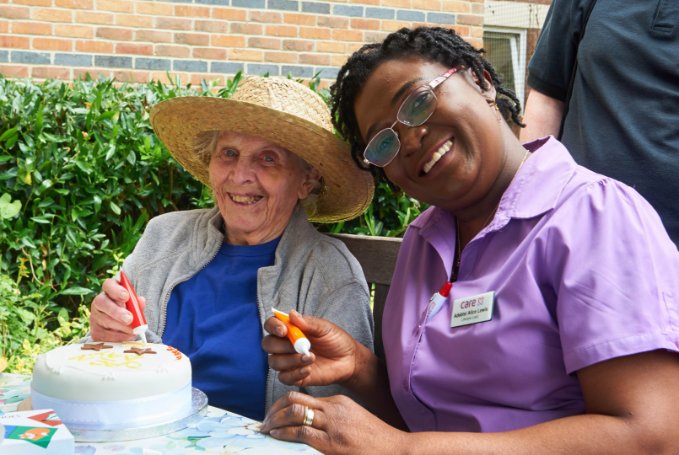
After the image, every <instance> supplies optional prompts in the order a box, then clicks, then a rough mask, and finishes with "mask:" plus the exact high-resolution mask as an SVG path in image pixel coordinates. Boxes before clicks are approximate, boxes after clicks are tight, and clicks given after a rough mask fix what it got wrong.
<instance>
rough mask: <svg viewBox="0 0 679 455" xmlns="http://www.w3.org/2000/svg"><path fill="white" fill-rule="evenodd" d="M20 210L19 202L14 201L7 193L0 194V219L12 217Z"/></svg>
mask: <svg viewBox="0 0 679 455" xmlns="http://www.w3.org/2000/svg"><path fill="white" fill-rule="evenodd" d="M20 210H21V202H20V201H14V202H12V198H11V196H10V195H9V194H7V193H3V194H2V196H0V219H9V218H14V217H15V216H17V215H18V214H19V211H20Z"/></svg>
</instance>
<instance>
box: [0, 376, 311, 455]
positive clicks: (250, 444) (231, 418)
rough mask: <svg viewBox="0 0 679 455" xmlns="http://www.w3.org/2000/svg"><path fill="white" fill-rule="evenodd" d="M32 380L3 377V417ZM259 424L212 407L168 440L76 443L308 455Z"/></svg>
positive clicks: (94, 450)
mask: <svg viewBox="0 0 679 455" xmlns="http://www.w3.org/2000/svg"><path fill="white" fill-rule="evenodd" d="M30 381H31V378H30V376H25V375H16V374H10V373H0V415H1V414H3V413H8V412H13V411H16V410H17V407H18V406H19V404H20V403H21V402H22V401H23V400H25V399H26V398H28V396H29V395H30ZM259 425H260V424H259V422H256V421H254V420H251V419H248V418H246V417H242V416H239V415H237V414H234V413H231V412H228V411H224V410H222V409H218V408H213V407H208V412H207V415H206V416H205V417H203V418H202V419H200V420H198V421H195V422H193V423H191V424H189V426H188V427H187V428H184V429H183V430H179V431H177V432H175V433H171V434H168V435H165V436H158V437H153V438H146V439H137V440H134V441H123V442H99V443H76V447H75V453H76V454H77V455H109V454H110V455H113V454H115V455H161V454H162V455H183V454H198V453H200V454H209V453H220V454H223V455H231V454H233V455H271V454H276V455H287V454H290V455H293V454H295V455H306V454H318V453H319V452H317V451H316V450H314V449H312V448H311V447H309V446H306V445H303V444H293V443H288V442H284V441H279V440H277V439H273V438H271V437H270V436H267V435H264V434H262V433H260V432H259Z"/></svg>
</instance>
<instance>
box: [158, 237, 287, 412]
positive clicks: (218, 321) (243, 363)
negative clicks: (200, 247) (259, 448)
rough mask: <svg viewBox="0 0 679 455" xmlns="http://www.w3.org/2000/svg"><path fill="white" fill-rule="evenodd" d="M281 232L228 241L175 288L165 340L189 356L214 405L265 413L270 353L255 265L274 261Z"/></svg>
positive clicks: (197, 384) (195, 383)
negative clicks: (263, 239)
mask: <svg viewBox="0 0 679 455" xmlns="http://www.w3.org/2000/svg"><path fill="white" fill-rule="evenodd" d="M279 240H280V238H278V239H275V240H272V241H271V242H268V243H264V244H261V245H248V246H243V245H229V244H226V243H225V244H224V245H223V246H222V247H221V248H220V250H219V252H218V253H217V256H215V258H214V259H213V260H212V261H211V262H210V263H209V264H208V265H207V266H206V267H205V268H204V269H203V270H201V271H200V272H198V273H197V274H196V275H194V276H193V277H192V278H191V279H190V280H188V281H185V282H183V283H181V284H179V285H178V286H177V287H175V288H174V289H173V290H172V294H171V296H170V301H169V302H168V305H167V323H166V328H165V332H164V333H163V337H162V338H163V343H165V344H168V345H171V346H174V347H176V348H177V349H179V350H180V351H182V352H183V353H185V354H186V355H188V356H189V358H190V359H191V367H192V369H193V386H194V387H196V388H198V389H200V390H202V391H203V392H205V394H206V395H207V396H208V400H209V403H210V405H212V406H217V407H219V408H223V409H228V410H230V411H232V412H235V413H237V414H240V415H244V416H246V417H250V418H251V419H255V420H260V421H261V420H262V419H263V418H264V407H265V398H264V395H265V387H266V375H267V371H268V364H267V355H266V353H265V352H264V351H263V350H262V347H261V341H262V327H261V323H260V317H259V310H258V306H257V270H258V269H259V268H261V267H265V266H268V265H272V264H273V263H274V255H275V251H276V247H277V246H278V241H279Z"/></svg>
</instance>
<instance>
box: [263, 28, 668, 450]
mask: <svg viewBox="0 0 679 455" xmlns="http://www.w3.org/2000/svg"><path fill="white" fill-rule="evenodd" d="M333 102H334V106H335V107H334V109H335V112H336V114H337V117H336V118H337V120H338V124H339V125H342V128H343V129H342V132H343V134H344V136H345V137H346V138H347V139H348V140H349V141H350V143H351V144H352V146H353V151H354V153H355V154H356V155H358V157H360V158H361V159H365V160H366V161H367V162H368V163H370V164H371V165H372V166H373V167H376V168H380V169H383V170H384V173H385V174H386V176H387V178H388V179H389V180H391V181H392V182H393V183H395V184H396V185H398V186H399V187H400V188H402V189H403V190H404V191H405V192H406V193H408V194H409V195H410V196H412V197H414V198H417V199H419V200H420V201H423V202H426V203H428V204H431V205H432V207H431V208H429V209H428V210H427V211H426V212H424V213H423V214H422V215H421V216H420V217H419V218H418V219H416V220H415V221H414V222H413V223H412V224H411V225H410V227H409V229H408V232H407V233H406V235H405V237H404V239H403V244H402V246H401V250H400V253H399V257H398V261H397V265H396V270H395V272H394V277H393V279H392V285H391V288H390V291H389V296H388V299H387V302H386V305H385V310H384V318H383V321H382V322H383V324H382V327H383V331H382V332H383V334H384V335H383V337H384V338H383V342H384V348H385V353H386V368H385V367H384V366H383V365H381V364H380V363H379V361H378V359H377V358H376V357H375V356H374V355H373V354H372V353H371V352H370V351H369V350H368V349H366V348H365V347H363V346H362V345H361V344H360V343H357V342H355V341H354V340H353V339H352V338H351V336H350V335H349V334H347V333H346V332H345V331H343V330H341V329H340V328H339V327H337V326H336V325H334V324H332V323H330V322H328V321H326V320H323V319H318V318H312V317H304V318H302V317H299V316H298V315H293V321H294V322H296V323H297V325H299V326H300V328H302V330H304V331H305V333H306V334H307V336H308V337H310V339H311V343H312V345H315V346H316V349H314V352H313V354H312V355H311V356H309V357H310V358H309V359H305V358H301V359H300V358H299V357H298V356H293V355H290V354H289V352H290V349H289V347H288V346H287V345H286V344H285V343H284V342H283V341H284V340H282V339H280V338H278V337H274V336H267V337H266V338H265V339H264V346H265V349H266V350H267V351H268V352H270V353H272V356H271V359H270V364H271V365H272V366H273V367H274V368H275V369H277V370H279V371H281V373H280V378H281V380H283V381H285V382H286V383H288V384H295V385H299V386H307V385H311V384H316V385H318V384H328V383H331V382H336V383H341V384H344V385H345V386H347V387H348V388H349V389H350V390H352V391H354V392H355V393H356V395H357V396H359V397H361V398H363V399H364V400H365V402H366V403H368V406H369V410H370V411H371V412H372V413H370V412H368V411H367V410H366V409H364V408H362V407H361V406H359V405H358V404H356V403H355V402H353V401H352V400H351V399H349V398H347V397H330V398H314V397H311V396H308V395H304V394H301V393H290V394H289V395H287V396H286V397H283V398H282V399H281V400H279V401H278V402H277V403H275V404H274V405H273V406H272V408H271V409H270V410H269V413H268V415H267V418H266V419H265V421H264V425H263V427H262V430H263V431H264V432H267V433H269V434H271V435H272V436H275V437H277V438H281V439H286V440H293V441H303V442H306V443H308V444H310V445H312V446H314V447H315V448H317V449H319V450H320V451H322V452H323V453H327V454H336V453H341V454H371V455H374V454H389V455H395V454H418V453H421V454H427V455H435V454H457V453H459V454H467V455H471V454H512V455H517V454H578V455H582V454H597V455H598V454H604V453H609V454H616V455H619V454H642V453H643V454H647V453H654V454H677V453H679V433H678V432H677V422H679V355H677V351H679V252H677V249H676V247H675V246H674V244H673V243H672V241H671V240H670V239H669V237H668V235H667V233H666V232H665V230H664V228H663V226H662V223H661V222H660V219H659V217H658V215H657V214H656V212H655V211H654V210H653V208H652V207H651V206H650V205H649V204H648V203H647V202H646V201H645V200H644V199H643V198H642V197H641V196H639V194H638V193H637V192H636V191H634V190H633V189H632V188H630V187H628V186H626V185H624V184H621V183H620V182H617V181H615V180H612V179H610V178H607V177H605V176H603V175H600V174H595V173H593V172H591V171H589V170H587V169H585V168H583V167H580V166H578V165H576V164H575V162H574V161H573V159H572V158H571V156H570V155H569V153H568V151H567V150H566V149H565V148H564V147H563V145H561V144H560V143H559V142H558V141H556V140H555V139H554V138H551V137H547V138H543V139H541V140H538V141H536V142H532V143H528V144H525V145H522V144H521V143H520V142H519V141H518V140H517V138H516V136H515V135H514V134H513V132H512V130H511V129H510V126H509V125H508V122H513V123H517V122H520V120H519V118H518V114H519V112H520V110H519V106H518V101H517V99H516V97H515V96H514V95H513V94H512V93H511V92H509V91H508V90H506V89H504V88H503V87H502V86H501V85H500V83H499V80H498V78H497V76H496V75H495V72H494V71H493V68H492V67H491V66H490V65H489V64H488V62H487V61H486V60H484V59H483V58H482V55H481V52H480V51H478V50H477V49H475V48H473V47H472V46H470V45H469V44H467V43H466V42H465V41H464V40H462V39H461V38H460V37H459V36H457V35H456V34H455V33H454V32H453V31H451V30H446V29H442V28H419V29H415V30H408V29H402V30H399V31H398V32H395V33H393V34H391V35H389V36H388V37H387V38H386V39H385V41H384V42H383V43H378V44H369V45H366V46H364V47H363V48H362V49H360V50H358V51H357V52H356V53H355V54H354V55H352V56H351V58H350V59H349V61H348V62H347V63H346V65H345V66H344V67H343V68H342V69H341V70H340V72H339V73H338V77H337V83H336V84H335V86H334V88H333ZM630 108H634V106H630ZM501 114H504V116H505V118H503V115H501ZM592 127H593V128H596V125H592ZM356 172H357V173H358V172H359V171H356ZM447 283H452V289H451V290H450V295H448V297H447V298H443V299H439V298H436V299H434V302H433V304H432V302H430V297H431V296H432V294H434V293H435V292H437V291H438V290H439V289H441V288H443V289H444V291H445V288H444V284H446V287H447ZM265 327H266V328H267V330H268V331H269V332H271V333H275V334H276V335H279V336H280V335H282V334H284V333H285V330H284V327H283V326H282V325H281V324H279V323H277V322H276V321H275V320H269V321H267V324H266V326H265ZM307 410H309V412H307ZM310 413H313V416H314V418H313V419H308V418H305V417H306V416H307V415H308V414H310ZM401 417H402V419H403V420H404V421H405V424H406V426H407V429H408V430H410V432H405V431H403V430H402V429H398V428H397V427H395V426H393V425H402V422H400V418H401ZM389 423H391V424H392V425H390V424H389Z"/></svg>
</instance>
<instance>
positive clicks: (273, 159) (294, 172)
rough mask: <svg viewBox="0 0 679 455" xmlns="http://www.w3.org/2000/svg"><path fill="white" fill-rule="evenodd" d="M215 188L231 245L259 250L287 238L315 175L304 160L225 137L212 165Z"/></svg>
mask: <svg viewBox="0 0 679 455" xmlns="http://www.w3.org/2000/svg"><path fill="white" fill-rule="evenodd" d="M209 171H210V186H211V187H212V191H213V193H214V197H215V200H216V202H217V206H218V207H219V211H220V213H221V215H222V218H224V223H225V224H226V231H227V241H228V242H229V243H231V244H235V245H256V244H260V243H265V242H268V241H270V240H273V239H275V238H276V237H278V236H280V235H281V234H282V233H283V230H284V229H285V227H286V226H287V225H288V221H290V217H291V216H292V213H293V211H294V209H295V206H296V204H297V201H299V200H300V199H304V198H306V197H307V196H308V195H309V193H310V192H311V190H312V189H313V188H314V185H315V182H316V180H317V178H318V177H317V174H316V171H315V170H314V169H313V168H312V167H310V166H309V165H308V164H306V163H305V162H304V161H303V160H302V159H301V158H299V157H297V156H296V155H294V154H292V153H290V152H288V151H287V150H285V149H283V148H282V147H279V146H277V145H275V144H272V143H271V142H268V141H266V140H264V139H262V138H260V137H257V136H250V135H247V134H240V133H232V132H223V133H221V134H220V136H219V138H218V139H217V143H216V146H215V150H214V151H213V153H212V157H211V159H210V165H209Z"/></svg>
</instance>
